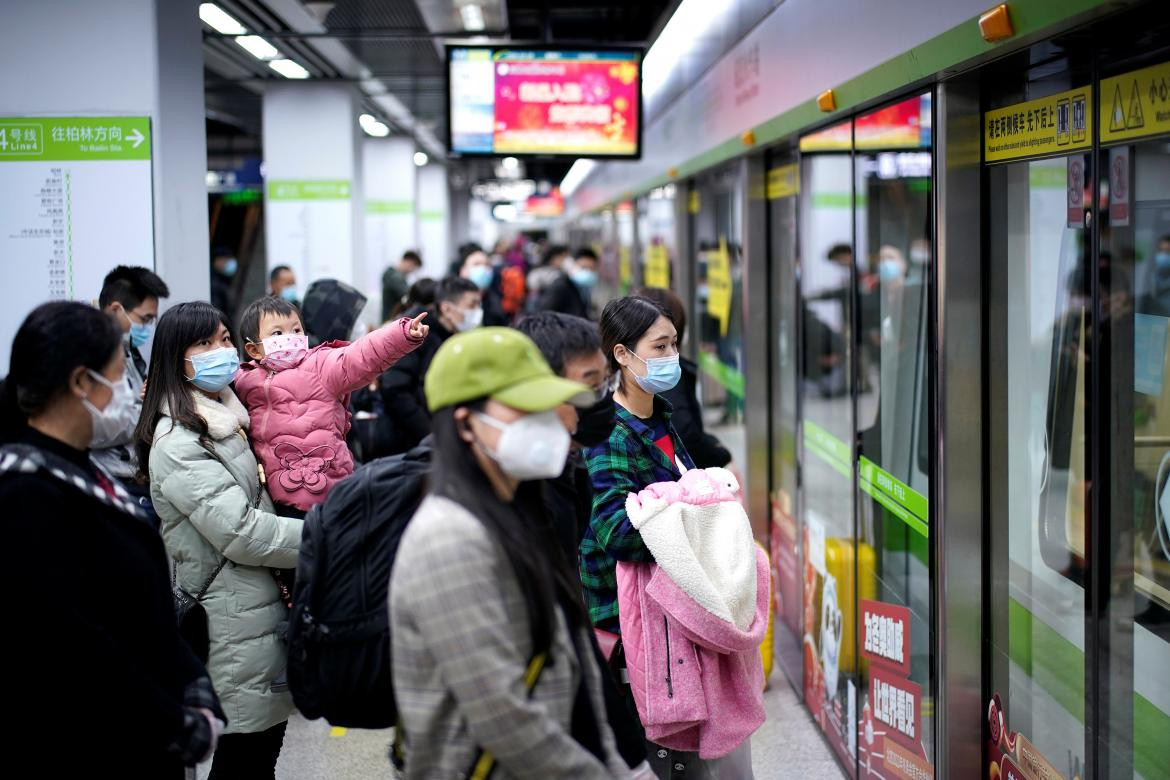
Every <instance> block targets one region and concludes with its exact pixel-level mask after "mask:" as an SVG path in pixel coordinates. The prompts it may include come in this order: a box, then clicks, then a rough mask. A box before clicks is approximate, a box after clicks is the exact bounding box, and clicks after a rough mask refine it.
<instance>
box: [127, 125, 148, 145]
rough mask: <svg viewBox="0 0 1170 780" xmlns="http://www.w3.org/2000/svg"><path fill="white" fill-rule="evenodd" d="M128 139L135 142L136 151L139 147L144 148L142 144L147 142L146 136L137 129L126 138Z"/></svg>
mask: <svg viewBox="0 0 1170 780" xmlns="http://www.w3.org/2000/svg"><path fill="white" fill-rule="evenodd" d="M126 138H127V139H128V140H130V141H132V142H133V147H134V148H135V149H137V148H138V147H139V146H142V142H143V141H145V140H146V136H144V135H143V134H142V133H141V132H140V131H139V130H138V128H137V127H136V128H134V130H133V131H131V133H130V134H129V135H128V136H126Z"/></svg>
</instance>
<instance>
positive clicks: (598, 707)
mask: <svg viewBox="0 0 1170 780" xmlns="http://www.w3.org/2000/svg"><path fill="white" fill-rule="evenodd" d="M390 626H391V630H390V636H391V643H392V652H391V659H392V662H393V667H394V697H395V700H396V701H397V703H398V713H399V717H400V718H401V720H402V728H403V732H404V742H405V744H404V749H405V757H406V773H405V776H406V778H407V780H413V778H420V779H425V780H442V779H443V778H451V779H452V780H454V779H455V778H462V777H465V776H466V775H467V774H468V772H469V770H470V769H471V766H472V763H473V762H474V761H475V757H476V755H477V752H478V751H477V746H478V747H480V748H483V749H484V750H487V751H489V752H490V753H492V755H494V756H495V758H496V761H497V766H496V771H495V773H494V774H493V775H492V777H493V778H495V780H511V778H533V780H537V779H539V780H557V779H558V778H563V780H570V779H571V780H602V778H614V777H617V778H625V777H628V771H629V770H628V769H627V768H626V766H625V763H624V762H623V761H622V759H621V757H620V756H619V755H618V753H617V749H616V747H615V742H614V737H613V732H612V730H611V729H610V727H609V724H608V723H607V722H606V719H605V701H604V697H603V694H602V688H601V670H600V669H599V667H598V666H597V663H596V661H595V660H594V658H593V656H592V655H591V654H588V653H586V654H585V655H584V657H578V655H577V652H576V651H575V650H574V647H573V641H572V639H571V638H570V635H569V628H568V625H567V623H566V621H565V619H564V616H563V614H562V613H561V612H560V611H559V610H558V613H557V625H556V628H555V631H554V635H553V645H552V651H551V658H550V661H549V663H548V664H547V665H546V666H545V667H544V670H543V672H542V673H541V675H540V678H539V679H538V681H537V683H536V687H535V689H534V690H533V691H532V694H531V696H529V694H528V692H527V690H526V688H525V684H524V674H525V670H526V668H527V666H528V662H529V660H530V659H531V656H532V640H531V636H530V632H529V627H528V620H527V617H526V609H525V606H524V595H523V593H522V592H521V590H520V583H519V582H518V581H517V579H516V575H515V573H514V571H513V569H512V564H511V562H510V561H509V560H508V556H507V553H505V551H504V549H503V547H501V546H500V544H499V543H498V542H497V541H496V540H495V538H494V537H492V536H491V534H490V533H489V532H488V530H487V528H486V526H484V524H483V523H482V522H480V520H479V519H478V518H476V517H475V516H474V515H473V514H472V513H471V512H469V511H467V510H466V509H465V508H464V507H463V506H461V505H460V504H458V503H456V502H454V501H451V500H449V499H446V498H441V497H438V496H430V497H428V498H427V499H426V500H425V501H423V503H422V505H421V506H420V507H419V509H418V512H417V513H416V514H415V516H414V517H413V518H412V519H411V521H410V524H409V525H408V526H407V527H406V531H405V533H404V534H403V536H402V543H401V546H400V547H399V550H398V555H397V557H396V558H395V561H394V571H393V573H392V574H391V577H390ZM592 641H593V640H592V637H591V636H590V635H589V632H588V631H586V630H584V629H580V636H579V637H578V644H579V645H580V646H581V647H585V648H587V647H589V646H590V644H591V643H592ZM582 682H583V683H584V686H583V688H582ZM578 690H582V691H583V693H584V694H586V695H588V696H589V700H590V703H591V705H592V710H593V713H595V716H596V717H597V720H598V723H597V726H598V732H599V734H600V737H601V744H602V748H603V752H604V753H605V755H606V761H605V763H602V762H601V761H599V760H598V759H597V758H596V757H594V755H593V754H592V753H591V752H589V751H588V750H587V749H586V748H584V747H582V746H581V745H580V744H579V743H578V742H577V741H576V740H575V739H574V738H573V735H572V733H571V726H572V719H573V703H574V700H575V698H576V696H577V692H578Z"/></svg>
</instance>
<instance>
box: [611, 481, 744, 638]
mask: <svg viewBox="0 0 1170 780" xmlns="http://www.w3.org/2000/svg"><path fill="white" fill-rule="evenodd" d="M739 492H740V488H739V481H738V480H736V478H735V476H734V475H733V474H732V473H731V472H730V471H728V470H727V469H721V468H710V469H691V470H690V471H687V472H686V473H685V474H683V475H682V478H681V479H679V480H678V481H676V482H656V483H654V484H653V485H650V486H649V487H647V488H645V489H644V490H642V491H640V492H639V493H637V494H634V493H631V494H630V495H629V496H628V497H627V498H626V514H627V515H628V516H629V518H630V523H631V524H632V525H633V526H634V528H636V529H637V530H638V532H639V533H640V534H641V535H642V540H643V541H644V542H645V543H646V547H647V548H649V550H650V552H651V553H652V554H653V555H654V561H655V563H657V564H658V566H659V568H661V569H662V570H663V571H664V572H665V573H666V574H667V575H668V576H669V577H670V579H671V580H673V581H674V582H675V584H677V585H678V586H679V588H680V589H681V590H682V591H683V592H684V593H685V594H687V595H688V596H689V597H691V598H692V599H694V600H695V601H696V602H697V603H698V604H699V605H700V606H702V607H703V608H704V609H706V610H708V611H709V612H711V613H712V614H714V615H715V616H717V617H719V618H722V619H723V620H726V621H728V622H731V623H734V624H735V625H736V626H737V627H738V628H739V629H740V630H744V629H746V628H747V627H748V626H749V625H750V624H751V622H752V619H753V617H754V616H755V611H756V610H755V605H756V604H755V602H756V545H755V542H754V541H753V538H752V528H751V522H750V521H749V520H748V516H747V513H746V512H744V509H743V505H742V504H741V503H740V501H739Z"/></svg>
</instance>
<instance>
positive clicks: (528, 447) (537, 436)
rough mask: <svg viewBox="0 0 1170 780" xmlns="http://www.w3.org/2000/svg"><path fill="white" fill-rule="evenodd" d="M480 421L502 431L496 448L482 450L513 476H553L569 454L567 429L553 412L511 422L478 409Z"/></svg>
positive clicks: (563, 464) (525, 477)
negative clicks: (498, 418)
mask: <svg viewBox="0 0 1170 780" xmlns="http://www.w3.org/2000/svg"><path fill="white" fill-rule="evenodd" d="M475 416H476V417H478V418H479V420H480V421H481V422H483V423H486V424H487V425H490V426H491V427H493V428H495V429H496V430H498V431H502V434H501V435H500V440H499V442H498V443H497V444H496V449H495V451H492V450H490V449H488V448H487V447H484V448H483V450H484V452H486V453H488V455H490V456H491V458H492V459H493V460H494V461H495V462H496V463H499V464H500V468H501V469H503V471H504V473H505V474H507V475H508V476H509V477H512V478H513V479H519V480H521V481H523V480H529V479H552V478H553V477H559V476H560V475H561V472H562V471H564V470H565V460H566V458H568V457H569V432H568V431H566V430H565V426H564V425H562V424H561V418H559V417H557V413H556V412H555V411H548V412H539V413H537V414H529V415H526V416H524V417H521V418H520V419H519V420H516V421H515V422H511V423H505V422H500V421H499V420H497V419H496V418H494V417H490V416H488V415H486V414H483V413H480V412H477V413H476V415H475Z"/></svg>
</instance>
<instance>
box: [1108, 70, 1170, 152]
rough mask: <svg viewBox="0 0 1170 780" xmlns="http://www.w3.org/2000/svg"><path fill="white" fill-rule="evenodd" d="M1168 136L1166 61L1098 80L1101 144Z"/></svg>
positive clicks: (1169, 97)
mask: <svg viewBox="0 0 1170 780" xmlns="http://www.w3.org/2000/svg"><path fill="white" fill-rule="evenodd" d="M1162 133H1170V62H1163V63H1162V64H1161V65H1152V66H1150V67H1148V68H1142V69H1141V70H1135V71H1130V72H1129V73H1123V74H1122V75H1120V76H1113V77H1112V78H1108V79H1101V142H1102V143H1110V142H1112V141H1123V140H1126V139H1128V138H1141V137H1144V136H1147V135H1159V134H1162Z"/></svg>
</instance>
